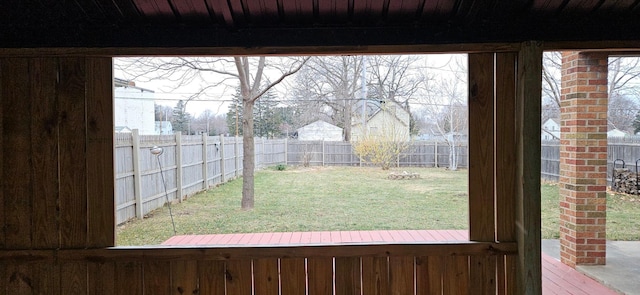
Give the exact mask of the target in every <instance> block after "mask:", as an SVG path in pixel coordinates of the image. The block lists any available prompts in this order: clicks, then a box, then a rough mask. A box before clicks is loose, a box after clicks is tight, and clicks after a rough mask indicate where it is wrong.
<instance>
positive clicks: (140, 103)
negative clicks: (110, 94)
mask: <svg viewBox="0 0 640 295" xmlns="http://www.w3.org/2000/svg"><path fill="white" fill-rule="evenodd" d="M114 87H115V88H114V96H115V98H114V114H115V118H114V119H115V122H114V126H118V127H120V128H122V129H124V128H126V129H129V130H133V129H138V132H140V134H156V131H155V129H156V123H155V108H154V92H153V91H152V90H149V89H144V88H140V87H136V85H135V82H133V81H127V80H123V79H118V78H115V80H114ZM126 129H125V130H126Z"/></svg>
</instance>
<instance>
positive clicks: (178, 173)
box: [176, 132, 183, 202]
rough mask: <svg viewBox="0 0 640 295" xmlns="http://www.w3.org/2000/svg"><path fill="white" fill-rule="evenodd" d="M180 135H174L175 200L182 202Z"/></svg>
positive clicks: (179, 133)
mask: <svg viewBox="0 0 640 295" xmlns="http://www.w3.org/2000/svg"><path fill="white" fill-rule="evenodd" d="M182 196H183V193H182V133H181V132H178V133H176V199H178V201H180V202H182Z"/></svg>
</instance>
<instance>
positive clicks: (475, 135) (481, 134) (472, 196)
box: [468, 53, 496, 294]
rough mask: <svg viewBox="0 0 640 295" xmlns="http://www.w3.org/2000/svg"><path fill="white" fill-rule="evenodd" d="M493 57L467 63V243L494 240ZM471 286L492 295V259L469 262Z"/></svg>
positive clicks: (474, 57)
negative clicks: (468, 240) (469, 241)
mask: <svg viewBox="0 0 640 295" xmlns="http://www.w3.org/2000/svg"><path fill="white" fill-rule="evenodd" d="M494 56H495V53H472V54H469V55H468V59H469V103H468V105H469V126H470V128H469V153H468V154H469V155H468V157H469V162H468V165H469V239H470V240H471V241H480V242H492V241H494V240H495V222H494V220H495V217H494V212H495V208H494V192H495V183H494V181H495V178H494V176H495V170H494V119H493V118H494V85H495V83H494V69H495V68H494ZM470 269H471V273H470V279H471V286H474V289H476V290H478V293H480V294H495V293H496V280H495V273H496V259H495V257H491V256H485V257H471V258H470Z"/></svg>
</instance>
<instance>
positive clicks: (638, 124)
mask: <svg viewBox="0 0 640 295" xmlns="http://www.w3.org/2000/svg"><path fill="white" fill-rule="evenodd" d="M638 132H640V112H638V113H637V114H636V119H635V120H633V133H635V134H638Z"/></svg>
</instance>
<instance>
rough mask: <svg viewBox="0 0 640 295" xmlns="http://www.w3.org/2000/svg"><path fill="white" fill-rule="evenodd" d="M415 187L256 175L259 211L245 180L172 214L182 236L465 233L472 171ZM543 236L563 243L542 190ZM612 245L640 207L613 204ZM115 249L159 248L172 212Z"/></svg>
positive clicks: (624, 235)
mask: <svg viewBox="0 0 640 295" xmlns="http://www.w3.org/2000/svg"><path fill="white" fill-rule="evenodd" d="M405 170H406V171H408V172H417V173H419V174H420V175H421V179H418V180H389V179H387V178H386V176H387V174H388V173H389V171H382V170H380V169H379V168H359V167H313V168H291V167H288V169H287V170H285V171H276V170H272V169H268V170H263V171H259V172H257V173H256V180H255V188H256V196H255V209H253V210H250V211H243V210H240V199H241V195H242V194H241V189H242V180H241V179H236V180H234V181H231V182H228V183H226V184H224V185H221V186H219V187H217V188H214V189H211V190H209V191H208V192H205V193H201V194H198V195H196V196H193V197H191V198H189V199H188V200H187V201H185V202H183V203H181V204H174V205H173V207H172V209H173V213H174V219H175V223H176V229H177V232H178V234H212V233H246V232H285V231H324V230H372V229H466V228H468V202H467V198H468V195H467V171H466V170H461V171H447V170H445V169H437V168H405V169H401V170H399V171H405ZM542 198H543V200H542V208H543V209H542V210H543V212H542V218H543V221H542V225H543V226H542V228H543V229H542V236H543V238H557V237H558V188H557V186H555V185H553V184H544V185H543V187H542ZM610 198H611V199H610V201H609V203H608V217H609V219H608V222H609V223H608V224H607V226H609V229H608V234H609V238H611V239H623V240H633V239H635V240H637V239H639V233H640V220H638V219H637V216H639V214H640V199H635V200H630V199H629V198H627V199H626V200H623V199H622V198H620V197H610ZM117 234H118V239H117V244H118V245H122V246H124V245H151V244H159V243H162V242H163V241H165V240H166V239H168V238H169V237H171V236H172V234H173V232H172V227H171V220H170V217H169V213H168V210H167V208H166V207H165V208H162V209H158V210H156V211H154V212H153V213H152V214H150V218H146V219H144V220H135V221H132V222H129V223H125V224H124V225H122V226H119V227H118V230H117Z"/></svg>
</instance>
